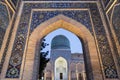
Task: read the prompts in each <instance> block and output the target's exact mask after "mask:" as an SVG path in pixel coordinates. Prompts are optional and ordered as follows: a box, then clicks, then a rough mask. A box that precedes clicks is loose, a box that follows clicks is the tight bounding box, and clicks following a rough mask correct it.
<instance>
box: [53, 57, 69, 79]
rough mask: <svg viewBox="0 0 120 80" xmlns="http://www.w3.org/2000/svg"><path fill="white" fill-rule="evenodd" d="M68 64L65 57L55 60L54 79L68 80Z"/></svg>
mask: <svg viewBox="0 0 120 80" xmlns="http://www.w3.org/2000/svg"><path fill="white" fill-rule="evenodd" d="M67 66H68V64H67V61H66V60H65V59H64V58H63V57H58V58H57V59H56V60H55V68H54V71H55V72H54V79H55V80H59V79H60V78H61V79H63V80H68V77H67V76H68V71H67V69H68V67H67Z"/></svg>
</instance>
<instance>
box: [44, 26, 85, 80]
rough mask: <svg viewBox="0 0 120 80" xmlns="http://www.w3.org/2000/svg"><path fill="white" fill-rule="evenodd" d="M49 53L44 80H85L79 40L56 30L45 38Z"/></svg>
mask: <svg viewBox="0 0 120 80" xmlns="http://www.w3.org/2000/svg"><path fill="white" fill-rule="evenodd" d="M44 39H45V40H46V41H45V43H47V44H49V46H47V47H46V48H45V49H44V50H43V51H49V54H48V56H47V58H50V61H49V62H48V63H47V65H46V68H45V70H44V76H43V77H44V80H86V71H85V66H84V58H83V47H82V43H81V40H80V39H79V38H78V37H77V36H76V35H74V34H73V33H71V32H69V31H67V30H65V29H62V28H60V29H57V30H55V31H53V32H51V33H50V34H48V35H47V36H46V37H45V38H44Z"/></svg>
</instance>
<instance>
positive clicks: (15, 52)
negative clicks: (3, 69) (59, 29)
mask: <svg viewBox="0 0 120 80" xmlns="http://www.w3.org/2000/svg"><path fill="white" fill-rule="evenodd" d="M71 8H72V9H89V10H90V13H91V17H92V21H93V25H94V31H95V33H96V34H95V35H96V37H97V41H98V47H99V50H100V55H101V58H102V59H101V60H102V65H103V70H104V75H105V77H106V78H107V79H116V78H118V74H117V70H116V66H115V63H114V60H113V57H112V52H111V49H110V46H109V42H108V39H107V37H106V32H105V29H104V26H103V23H102V20H101V16H100V13H99V10H98V7H97V5H96V3H79V2H77V3H69V2H65V3H60V2H57V3H25V4H24V7H23V12H22V16H21V19H20V22H19V26H18V30H17V34H16V38H15V42H14V47H13V49H12V55H11V58H10V62H9V66H8V70H7V73H6V78H19V76H20V68H21V64H22V56H23V52H24V47H25V43H26V37H27V32H28V26H29V20H30V15H31V10H32V9H58V10H57V11H42V12H40V11H35V12H33V14H32V22H31V27H30V30H31V32H32V31H33V30H34V29H35V28H36V27H37V26H38V25H39V24H41V23H42V22H44V21H46V20H48V19H50V18H52V17H54V16H57V15H59V14H63V15H65V16H67V17H69V18H72V19H74V20H76V21H78V22H81V23H82V24H84V25H85V26H86V27H87V28H88V29H89V30H90V32H91V33H92V26H91V22H90V17H89V16H90V15H87V14H88V12H87V11H82V10H80V11H79V10H78V11H74V10H73V11H66V10H64V11H59V9H71ZM40 14H42V16H41V15H40ZM46 15H47V16H46ZM38 16H39V17H38ZM43 16H45V17H44V18H43ZM93 36H94V35H93ZM17 46H18V47H17ZM14 59H17V62H15V60H14Z"/></svg>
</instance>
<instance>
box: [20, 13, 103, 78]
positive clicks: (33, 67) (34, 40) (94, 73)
mask: <svg viewBox="0 0 120 80" xmlns="http://www.w3.org/2000/svg"><path fill="white" fill-rule="evenodd" d="M59 28H63V29H66V30H68V31H70V32H72V33H74V34H75V35H77V36H78V37H80V38H81V39H82V40H83V45H84V51H86V53H85V59H86V61H85V64H86V66H87V68H88V69H90V71H89V72H88V74H87V75H88V77H89V80H102V74H101V69H100V63H99V58H98V53H97V48H96V45H95V40H94V38H93V36H92V34H91V33H90V31H89V30H88V29H87V28H86V27H85V26H84V25H82V24H81V23H79V22H77V21H75V20H73V19H71V18H68V17H66V16H64V15H58V16H56V17H53V18H51V19H49V20H47V21H45V22H43V23H42V24H40V25H39V26H38V27H37V28H36V29H34V31H33V32H32V33H31V35H30V37H29V41H28V47H27V49H26V50H27V52H26V54H25V56H26V57H25V59H24V63H23V68H22V69H23V70H24V71H23V72H22V80H26V79H28V80H35V79H37V72H38V66H39V65H38V63H39V56H38V55H39V54H38V51H39V44H40V42H41V40H42V38H43V37H44V36H46V35H47V34H49V33H50V32H52V31H54V30H56V29H59ZM52 76H53V75H52Z"/></svg>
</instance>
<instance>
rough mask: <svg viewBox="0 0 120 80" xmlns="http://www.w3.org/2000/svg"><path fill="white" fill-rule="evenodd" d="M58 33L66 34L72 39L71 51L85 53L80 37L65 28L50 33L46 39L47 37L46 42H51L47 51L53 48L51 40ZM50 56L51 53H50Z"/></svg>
mask: <svg viewBox="0 0 120 80" xmlns="http://www.w3.org/2000/svg"><path fill="white" fill-rule="evenodd" d="M56 35H64V36H66V37H67V38H68V40H69V41H70V47H71V53H83V51H82V45H81V41H80V40H79V39H78V37H77V36H76V35H75V34H73V33H71V32H69V31H67V30H65V29H62V28H60V29H57V30H55V31H53V32H51V33H49V34H48V35H47V36H46V37H45V39H46V43H48V44H49V46H47V47H46V48H45V49H44V50H45V51H46V50H47V51H50V50H51V41H52V39H53V38H54V37H55V36H56ZM49 54H50V53H49ZM48 57H49V55H48Z"/></svg>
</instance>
